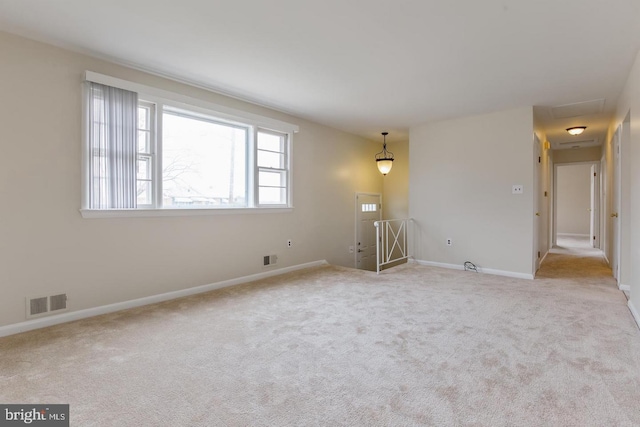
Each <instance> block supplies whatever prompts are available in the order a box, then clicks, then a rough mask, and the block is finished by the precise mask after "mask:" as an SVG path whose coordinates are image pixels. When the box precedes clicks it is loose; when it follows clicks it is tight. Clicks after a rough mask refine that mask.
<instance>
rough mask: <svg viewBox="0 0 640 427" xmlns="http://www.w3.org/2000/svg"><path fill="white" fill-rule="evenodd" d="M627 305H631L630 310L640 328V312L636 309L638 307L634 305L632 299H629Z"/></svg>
mask: <svg viewBox="0 0 640 427" xmlns="http://www.w3.org/2000/svg"><path fill="white" fill-rule="evenodd" d="M627 306H628V307H629V311H631V315H632V316H633V318H634V319H635V321H636V325H638V328H640V313H638V310H636V307H635V306H634V305H633V303H632V302H631V300H629V301H627Z"/></svg>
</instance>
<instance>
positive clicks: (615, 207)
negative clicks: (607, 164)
mask: <svg viewBox="0 0 640 427" xmlns="http://www.w3.org/2000/svg"><path fill="white" fill-rule="evenodd" d="M621 169H622V166H621V163H620V127H618V129H617V130H616V133H615V134H614V135H613V189H612V190H613V191H612V193H613V194H612V199H613V203H612V206H611V218H610V220H611V230H612V231H613V242H612V244H611V270H613V277H615V278H616V280H618V282H620V221H619V220H618V213H619V212H620V192H621V187H622V185H621V176H622V172H621Z"/></svg>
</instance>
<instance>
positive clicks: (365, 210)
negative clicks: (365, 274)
mask: <svg viewBox="0 0 640 427" xmlns="http://www.w3.org/2000/svg"><path fill="white" fill-rule="evenodd" d="M381 219H382V195H380V194H372V193H357V194H356V242H355V243H356V244H355V249H356V250H355V255H356V268H359V269H361V270H369V271H376V267H377V262H376V256H377V255H376V227H375V225H374V223H375V222H376V221H380V220H381Z"/></svg>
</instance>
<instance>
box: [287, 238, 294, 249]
mask: <svg viewBox="0 0 640 427" xmlns="http://www.w3.org/2000/svg"><path fill="white" fill-rule="evenodd" d="M291 246H293V243H291V239H289V240H287V247H288V248H290V247H291Z"/></svg>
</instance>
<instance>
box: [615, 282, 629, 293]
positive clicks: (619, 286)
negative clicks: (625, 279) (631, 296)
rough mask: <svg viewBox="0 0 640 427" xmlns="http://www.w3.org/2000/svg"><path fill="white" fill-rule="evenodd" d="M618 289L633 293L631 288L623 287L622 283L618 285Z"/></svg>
mask: <svg viewBox="0 0 640 427" xmlns="http://www.w3.org/2000/svg"><path fill="white" fill-rule="evenodd" d="M618 289H620V290H621V291H627V292H631V286H629V285H623V284H622V283H618Z"/></svg>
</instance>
